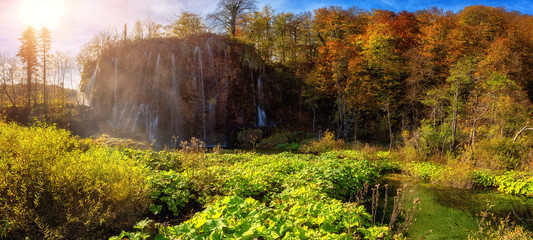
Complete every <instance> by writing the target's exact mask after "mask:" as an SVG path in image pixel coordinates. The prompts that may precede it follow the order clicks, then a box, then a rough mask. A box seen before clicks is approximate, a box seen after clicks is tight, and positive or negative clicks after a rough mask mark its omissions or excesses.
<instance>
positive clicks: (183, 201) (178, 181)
mask: <svg viewBox="0 0 533 240" xmlns="http://www.w3.org/2000/svg"><path fill="white" fill-rule="evenodd" d="M149 182H150V189H151V193H150V197H151V198H152V200H153V202H154V203H153V204H152V205H151V206H150V210H151V211H152V212H153V213H154V214H159V213H161V210H162V208H163V205H162V204H164V207H165V208H166V209H168V210H170V211H171V212H172V213H173V214H174V216H176V217H177V216H180V212H181V210H182V209H183V208H185V206H186V205H187V203H189V200H190V199H191V198H192V197H193V196H192V193H191V186H190V183H189V179H188V177H187V175H186V173H177V172H174V171H172V170H170V171H161V172H159V171H158V172H156V173H154V174H152V176H150V177H149Z"/></svg>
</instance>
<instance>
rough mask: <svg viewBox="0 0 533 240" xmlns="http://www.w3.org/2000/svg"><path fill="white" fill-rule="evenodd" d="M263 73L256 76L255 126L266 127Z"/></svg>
mask: <svg viewBox="0 0 533 240" xmlns="http://www.w3.org/2000/svg"><path fill="white" fill-rule="evenodd" d="M262 85H263V74H261V75H259V77H258V78H257V126H258V127H267V126H268V124H267V121H268V119H267V115H266V113H265V110H264V109H263V104H264V103H263V86H262Z"/></svg>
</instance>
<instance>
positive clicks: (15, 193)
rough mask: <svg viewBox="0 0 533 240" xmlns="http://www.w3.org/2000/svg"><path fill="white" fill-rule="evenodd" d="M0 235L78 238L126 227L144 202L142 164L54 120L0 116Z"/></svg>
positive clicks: (144, 206) (144, 186) (144, 176)
mask: <svg viewBox="0 0 533 240" xmlns="http://www.w3.org/2000/svg"><path fill="white" fill-rule="evenodd" d="M0 159H2V161H0V172H2V175H0V216H1V219H0V231H2V232H0V235H3V236H7V237H8V238H24V237H25V236H28V237H31V238H37V239H39V238H41V239H42V238H46V239H57V238H84V237H89V236H93V237H94V236H102V235H105V234H108V231H112V230H113V229H115V230H116V229H121V228H124V227H127V226H131V225H132V223H134V222H136V221H137V220H138V217H139V216H140V215H141V214H143V213H145V212H146V210H147V207H148V202H149V199H148V189H147V185H146V182H145V179H146V169H145V168H144V167H141V165H140V164H139V163H138V162H136V161H135V160H133V159H131V158H129V157H127V156H126V155H124V154H122V153H121V152H119V151H116V150H112V149H108V148H105V147H99V146H89V145H87V142H85V141H81V142H80V140H78V139H77V138H74V137H72V136H70V134H69V133H68V132H67V131H65V130H60V129H56V128H55V127H45V126H33V127H20V126H17V125H14V124H4V123H0Z"/></svg>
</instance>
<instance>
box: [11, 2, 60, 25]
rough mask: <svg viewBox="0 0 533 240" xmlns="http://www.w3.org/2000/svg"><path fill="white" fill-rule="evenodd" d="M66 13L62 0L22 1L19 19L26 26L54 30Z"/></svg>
mask: <svg viewBox="0 0 533 240" xmlns="http://www.w3.org/2000/svg"><path fill="white" fill-rule="evenodd" d="M66 12H67V8H66V6H65V4H63V1H62V0H24V2H23V3H22V6H21V8H20V14H19V17H20V19H21V20H22V21H23V22H24V24H26V25H28V26H33V27H35V28H37V29H41V28H43V27H46V28H48V29H49V30H54V29H56V28H57V27H59V21H60V20H61V18H62V17H63V16H64V15H65V13H66Z"/></svg>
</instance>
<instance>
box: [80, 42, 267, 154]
mask: <svg viewBox="0 0 533 240" xmlns="http://www.w3.org/2000/svg"><path fill="white" fill-rule="evenodd" d="M263 74H264V67H263V63H262V62H261V60H260V58H259V57H258V55H257V54H256V52H255V50H254V48H253V47H251V46H248V45H244V44H240V43H235V42H233V41H231V40H229V39H227V38H225V37H221V36H216V35H205V36H199V37H195V38H188V39H184V40H178V39H156V40H150V41H138V42H134V43H130V44H123V45H121V46H118V47H114V48H110V49H108V50H106V51H104V52H103V53H102V55H101V56H100V57H99V60H98V62H97V63H96V67H95V69H94V74H93V76H92V77H91V79H90V80H89V82H88V84H87V90H86V93H87V95H88V98H89V102H90V105H91V106H92V107H93V108H94V110H95V111H96V113H97V115H98V116H99V118H100V119H101V120H102V121H105V123H106V124H108V125H109V126H111V127H112V128H114V129H117V130H121V131H124V132H130V133H134V134H146V136H147V139H148V140H149V141H154V140H156V143H159V144H164V143H169V142H170V140H171V139H172V137H173V136H176V137H179V139H180V140H189V139H190V138H192V137H195V138H198V139H201V140H203V141H204V142H206V143H207V144H208V145H212V144H218V143H220V144H223V145H224V144H226V143H227V140H228V138H229V134H231V132H232V131H234V130H236V129H238V128H242V127H261V126H265V125H266V124H267V120H266V114H265V111H264V106H265V105H267V104H268V101H267V100H266V99H263V95H264V94H263V91H265V84H264V83H263V79H264V76H263Z"/></svg>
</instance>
